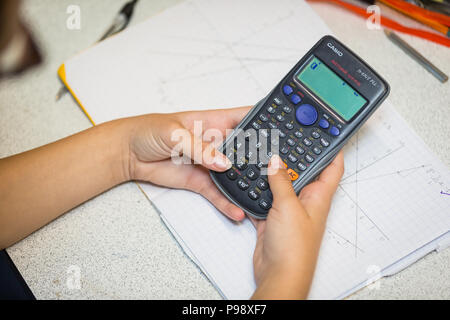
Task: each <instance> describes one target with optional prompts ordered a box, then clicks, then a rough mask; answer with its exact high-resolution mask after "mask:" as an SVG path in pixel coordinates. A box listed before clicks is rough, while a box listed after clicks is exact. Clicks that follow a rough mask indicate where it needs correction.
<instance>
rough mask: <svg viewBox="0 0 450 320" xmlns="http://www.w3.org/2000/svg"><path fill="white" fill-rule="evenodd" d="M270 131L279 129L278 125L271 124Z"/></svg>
mask: <svg viewBox="0 0 450 320" xmlns="http://www.w3.org/2000/svg"><path fill="white" fill-rule="evenodd" d="M269 127H270V129H278V127H277V125H276V124H275V123H273V122H269Z"/></svg>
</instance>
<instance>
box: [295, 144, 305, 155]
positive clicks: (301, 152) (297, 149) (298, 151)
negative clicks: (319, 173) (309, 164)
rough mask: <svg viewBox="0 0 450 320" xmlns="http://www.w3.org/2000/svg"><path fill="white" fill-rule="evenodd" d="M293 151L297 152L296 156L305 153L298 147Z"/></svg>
mask: <svg viewBox="0 0 450 320" xmlns="http://www.w3.org/2000/svg"><path fill="white" fill-rule="evenodd" d="M295 151H297V153H298V154H304V153H305V149H303V148H302V147H300V146H297V147H296V148H295Z"/></svg>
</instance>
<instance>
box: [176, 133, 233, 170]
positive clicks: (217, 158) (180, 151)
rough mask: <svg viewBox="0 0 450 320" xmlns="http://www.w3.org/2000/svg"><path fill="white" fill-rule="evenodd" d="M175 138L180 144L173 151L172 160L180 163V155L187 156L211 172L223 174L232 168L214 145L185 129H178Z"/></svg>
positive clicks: (229, 162)
mask: <svg viewBox="0 0 450 320" xmlns="http://www.w3.org/2000/svg"><path fill="white" fill-rule="evenodd" d="M173 137H175V138H173V140H177V142H178V144H177V145H175V146H174V148H173V149H172V151H171V155H172V160H174V159H176V160H177V161H178V160H179V157H180V155H185V156H187V157H188V158H190V159H192V160H193V161H194V163H195V164H199V165H202V166H203V167H205V168H206V169H209V170H214V171H218V172H223V171H225V170H228V169H229V168H231V166H232V163H231V161H230V160H229V159H228V158H227V157H226V156H225V155H224V154H223V153H221V152H219V151H218V150H217V149H216V148H215V144H214V143H209V142H205V141H203V139H202V138H201V137H198V136H196V135H194V134H193V133H192V132H190V131H189V130H187V129H185V128H180V129H177V132H176V133H175V134H174V135H173Z"/></svg>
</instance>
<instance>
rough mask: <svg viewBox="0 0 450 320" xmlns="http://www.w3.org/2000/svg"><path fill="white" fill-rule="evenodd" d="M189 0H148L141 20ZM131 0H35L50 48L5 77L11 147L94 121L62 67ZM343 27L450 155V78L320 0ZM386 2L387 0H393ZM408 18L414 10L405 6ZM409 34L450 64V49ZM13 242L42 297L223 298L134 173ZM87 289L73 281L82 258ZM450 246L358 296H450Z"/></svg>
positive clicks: (2, 135)
mask: <svg viewBox="0 0 450 320" xmlns="http://www.w3.org/2000/svg"><path fill="white" fill-rule="evenodd" d="M179 1H180V0H170V1H167V0H166V1H140V3H139V5H138V8H137V10H136V14H135V17H134V19H133V24H135V23H138V22H140V21H143V20H144V19H146V18H147V17H150V16H152V15H154V14H157V13H158V12H160V11H162V10H164V9H165V8H168V7H170V6H172V5H175V4H176V3H177V2H179ZM123 3H124V0H97V1H89V0H77V1H72V0H41V1H30V0H28V1H24V6H23V9H24V12H23V14H24V17H25V18H26V19H27V21H28V22H29V24H30V25H31V26H32V27H33V29H34V30H35V34H36V37H37V40H38V42H39V44H40V46H41V47H42V49H43V52H44V54H45V57H46V60H45V63H44V64H43V65H42V66H41V67H40V68H39V69H36V70H34V71H31V72H30V73H28V74H26V75H25V76H23V77H21V78H17V79H13V80H8V81H5V82H3V83H0V157H5V156H9V155H12V154H15V153H18V152H22V151H25V150H28V149H30V148H34V147H38V146H41V145H43V144H46V143H49V142H52V141H54V140H57V139H60V138H63V137H66V136H68V135H70V134H73V133H76V132H78V131H81V130H83V129H86V128H89V127H90V123H89V121H88V119H87V118H86V117H85V116H84V114H83V113H82V112H81V110H80V109H79V108H78V106H77V104H76V103H75V101H74V100H73V99H72V98H71V97H70V96H65V97H64V98H63V99H62V100H61V101H60V102H58V103H57V102H55V94H56V92H57V90H58V89H59V87H60V82H59V80H58V78H57V76H56V70H57V68H58V66H59V65H60V63H61V62H62V61H64V60H65V59H67V58H69V57H71V56H72V55H74V54H76V53H77V52H78V51H80V49H83V48H86V47H88V46H90V45H91V44H92V43H93V42H94V41H95V40H96V39H97V38H98V37H99V36H100V35H101V34H102V32H104V31H105V27H106V26H107V25H108V24H109V23H110V21H111V19H112V17H113V16H114V15H115V14H116V13H117V11H118V9H119V8H120V7H121V5H122V4H123ZM70 4H78V5H79V6H80V7H81V19H82V25H81V27H82V28H81V30H79V31H70V30H68V29H67V28H66V19H67V17H68V15H67V14H66V8H67V6H68V5H70ZM313 8H314V9H315V10H316V11H317V12H318V13H319V15H320V16H321V17H322V18H323V19H325V21H326V22H327V24H328V25H329V27H330V28H331V29H332V30H333V32H334V33H335V35H336V36H337V37H338V38H340V39H341V40H342V41H343V42H344V43H346V44H347V45H348V46H349V47H351V48H352V49H354V51H356V52H357V53H359V54H360V55H361V56H362V57H364V58H365V59H366V60H367V61H368V62H369V64H371V65H372V66H373V67H374V68H375V69H376V70H377V71H379V72H380V73H381V74H382V75H383V76H384V77H385V78H386V79H387V80H388V82H389V83H390V84H391V86H392V93H391V96H390V99H391V101H392V102H393V104H394V105H395V106H396V108H397V110H398V111H399V112H400V114H402V116H403V117H404V118H405V119H406V120H407V121H408V123H409V124H410V126H411V127H412V128H413V129H414V130H416V131H417V132H418V134H419V135H420V136H421V137H422V138H423V139H424V141H425V142H426V143H427V144H428V145H429V146H430V148H431V150H432V151H433V152H434V153H435V154H436V155H437V156H438V157H439V158H440V159H441V160H442V161H443V162H444V163H445V164H446V165H447V166H449V167H450V144H449V143H448V139H449V134H450V112H449V110H450V82H447V83H446V84H444V85H443V84H441V83H439V82H438V81H437V80H436V79H435V78H434V77H432V76H431V75H430V74H429V73H427V72H426V71H424V69H423V68H422V67H420V66H419V65H418V64H417V63H416V62H415V61H413V60H411V59H410V58H409V57H408V56H406V55H405V54H404V53H403V52H401V51H400V49H399V48H397V47H396V46H394V45H393V44H392V43H391V42H390V41H388V40H387V39H386V38H385V36H384V34H383V33H382V31H370V30H368V29H367V28H366V27H365V21H364V20H362V19H360V18H359V17H356V16H353V15H351V14H350V13H348V12H347V11H344V10H342V9H340V8H337V7H334V6H331V5H329V4H322V3H319V4H313ZM383 12H384V11H383ZM396 16H397V17H398V18H399V19H402V20H405V18H403V17H400V16H398V15H396ZM402 37H403V38H404V39H405V40H407V41H408V42H409V43H410V44H411V45H412V46H414V47H415V48H417V49H418V50H419V51H421V52H422V54H423V55H424V56H425V57H427V58H428V59H430V60H431V61H432V62H434V63H435V64H436V65H437V66H439V67H440V68H441V69H442V70H443V71H444V72H445V73H446V74H448V75H450V51H449V49H448V48H445V47H442V46H439V45H435V44H432V43H429V42H426V41H424V40H420V39H416V38H413V37H410V36H403V35H402ZM449 201H450V199H449ZM8 253H9V254H10V256H11V257H12V259H13V261H14V262H15V264H16V265H17V267H18V269H19V270H20V272H21V273H22V275H23V277H24V278H25V280H26V282H27V283H28V285H29V286H30V288H31V290H32V291H33V293H34V294H35V295H36V297H37V298H38V299H84V298H88V299H94V298H102V299H115V298H122V299H131V298H141V299H170V298H175V299H183V298H185V299H219V298H220V295H219V294H218V293H217V291H216V290H215V289H214V288H213V286H212V285H211V284H210V283H209V281H208V280H207V279H206V278H205V276H204V275H203V274H202V273H201V272H200V271H199V269H198V268H197V267H196V266H195V265H194V264H193V263H191V261H190V260H189V259H188V258H187V257H186V256H185V255H184V254H183V252H182V250H181V249H180V248H179V246H178V245H177V243H176V242H175V241H174V239H173V238H172V236H171V235H170V233H169V232H168V231H167V230H166V229H165V227H164V226H163V225H162V223H161V221H160V219H159V217H158V215H157V213H156V212H155V211H154V210H153V209H152V208H151V206H150V205H149V203H148V202H147V200H146V198H145V197H144V195H143V194H142V193H141V192H140V191H139V190H138V188H137V187H136V185H135V184H134V183H126V184H124V185H121V186H118V187H116V188H114V189H112V190H110V191H108V192H106V193H104V194H102V195H100V196H98V197H96V198H95V199H92V200H91V201H89V202H87V203H85V204H83V205H80V206H79V207H77V208H75V209H73V210H72V211H70V212H69V213H67V214H65V215H64V216H62V217H61V218H60V219H58V220H56V221H54V222H53V223H51V224H49V225H48V226H46V227H44V228H42V229H41V230H39V231H37V232H35V233H34V234H32V235H31V236H29V237H28V238H27V239H25V240H23V241H21V242H20V243H18V244H16V245H14V246H13V247H11V248H9V249H8ZM71 266H76V267H78V268H79V270H80V275H81V289H80V290H76V289H75V290H73V289H69V288H68V286H67V280H68V278H69V277H70V272H69V273H68V271H70V270H71V269H70V267H71ZM449 266H450V250H449V249H447V250H444V251H442V252H439V253H431V254H429V255H428V256H426V257H425V258H423V259H421V260H420V261H418V262H417V263H415V264H414V265H412V266H410V267H409V268H407V269H406V270H404V271H402V272H400V273H398V274H396V275H394V276H392V277H389V278H385V279H382V280H380V286H379V289H372V290H371V289H367V288H365V289H362V290H361V291H359V292H358V293H356V294H354V295H352V296H351V297H350V298H351V299H409V298H413V299H449V298H450V268H449Z"/></svg>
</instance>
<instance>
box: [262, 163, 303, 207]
mask: <svg viewBox="0 0 450 320" xmlns="http://www.w3.org/2000/svg"><path fill="white" fill-rule="evenodd" d="M268 177H269V185H270V190H271V191H272V194H273V200H274V203H277V202H279V201H281V200H285V199H286V198H288V197H294V198H296V194H295V192H294V188H293V187H292V181H291V178H290V177H289V175H288V172H287V170H286V165H285V164H284V162H283V161H282V160H281V158H280V157H279V156H278V155H274V156H273V157H272V158H271V159H270V163H269V170H268Z"/></svg>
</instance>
